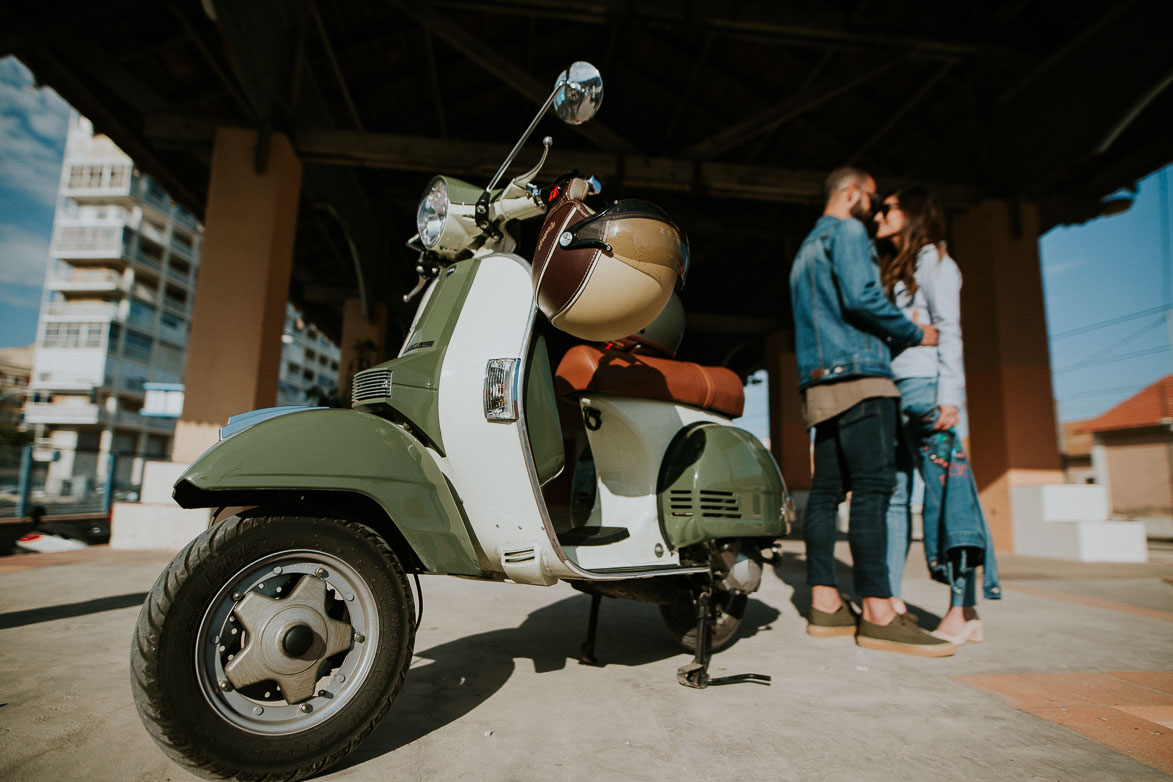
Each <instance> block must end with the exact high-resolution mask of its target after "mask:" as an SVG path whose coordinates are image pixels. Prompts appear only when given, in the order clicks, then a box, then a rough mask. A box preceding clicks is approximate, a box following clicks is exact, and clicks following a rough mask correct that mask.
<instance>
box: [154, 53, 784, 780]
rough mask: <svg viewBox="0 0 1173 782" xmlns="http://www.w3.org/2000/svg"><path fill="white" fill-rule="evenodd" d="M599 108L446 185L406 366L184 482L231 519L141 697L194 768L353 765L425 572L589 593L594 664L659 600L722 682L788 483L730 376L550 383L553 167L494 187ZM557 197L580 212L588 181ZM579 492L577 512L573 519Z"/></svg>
mask: <svg viewBox="0 0 1173 782" xmlns="http://www.w3.org/2000/svg"><path fill="white" fill-rule="evenodd" d="M601 99H602V79H601V77H600V76H599V73H598V71H597V70H596V69H594V68H593V67H592V66H590V65H589V64H587V63H575V64H574V65H573V66H572V67H571V68H569V69H568V70H567V71H566V72H563V74H562V75H561V76H560V78H559V79H558V81H557V84H556V86H555V89H554V91H553V93H552V94H551V95H550V97H549V99H548V100H547V101H546V104H545V106H543V107H542V109H541V111H540V112H539V114H538V116H537V117H536V118H535V119H534V121H533V122H532V123H531V125H530V127H529V129H528V130H527V131H526V133H525V135H523V137H522V139H521V140H520V141H519V142H518V144H517V146H516V147H515V148H514V149H513V152H512V153H511V154H510V156H509V159H507V160H506V161H505V163H504V164H502V166H501V167H500V169H499V171H498V172H497V175H496V176H495V177H494V179H493V182H492V183H490V185H489V187H488V188H485V189H483V190H482V189H480V188H476V187H473V186H472V185H469V184H468V183H465V182H461V181H459V180H456V179H453V178H451V177H437V178H436V179H434V180H433V181H432V184H431V185H430V186H429V188H428V191H427V192H426V194H425V196H424V198H423V201H422V202H421V204H420V207H419V215H418V218H419V219H418V223H419V235H418V236H417V237H414V238H413V240H412V244H413V245H414V246H416V247H417V248H418V249H419V250H420V253H421V254H420V262H419V265H418V267H417V271H418V272H419V273H420V277H421V285H420V286H419V287H417V289H416V291H413V293H412V295H414V294H417V293H420V292H422V298H421V301H420V305H419V309H418V312H417V315H416V317H415V321H414V323H413V324H412V326H411V329H410V332H409V335H408V337H407V339H406V341H405V343H404V345H403V347H402V349H401V351H400V353H399V355H398V357H397V358H395V359H393V360H391V361H387V362H386V363H384V364H381V365H378V366H376V367H373V368H371V369H368V370H366V371H363V372H361V373H359V374H358V375H357V376H355V378H354V382H353V408H352V409H349V410H345V409H328V408H275V409H269V410H258V411H253V412H251V413H245V414H243V415H238V416H233V417H232V418H231V419H230V420H229V422H228V424H227V425H226V426H225V427H223V429H221V432H220V441H219V442H218V443H217V444H216V445H214V446H213V447H212V448H210V449H209V450H208V451H207V452H206V453H204V454H203V455H202V456H201V457H200V458H199V459H198V460H197V461H196V462H195V463H194V464H193V465H192V466H191V467H190V468H189V469H188V470H187V472H185V473H184V474H183V476H182V477H181V478H180V479H179V480H178V482H177V483H176V484H175V490H174V497H175V500H176V501H177V502H178V503H179V504H180V505H181V506H183V507H185V508H197V507H206V508H217V509H219V511H218V512H217V513H216V514H215V516H214V518H213V523H212V525H211V526H210V528H209V529H208V530H207V531H206V532H204V533H203V534H201V535H200V536H199V537H197V538H196V539H195V540H193V541H192V542H191V543H189V544H188V545H187V547H186V548H184V549H183V550H182V551H181V552H180V553H179V554H178V555H176V557H175V558H174V559H173V560H172V562H171V563H170V564H169V565H168V567H167V569H166V570H165V571H164V572H163V573H162V574H161V575H160V576H159V579H158V581H157V582H156V583H155V586H154V588H153V589H152V590H151V592H150V595H149V597H148V599H147V601H146V604H145V605H144V607H143V609H142V612H141V614H140V616H139V620H138V624H137V627H136V629H135V635H134V642H133V646H132V654H131V666H132V675H131V683H132V689H133V692H134V698H135V703H136V705H137V707H138V710H139V714H140V716H141V717H142V720H143V722H144V724H145V725H146V727H147V729H148V731H149V732H150V733H151V735H152V736H153V737H154V738H155V739H156V741H158V743H159V744H160V745H161V746H162V748H163V749H164V751H165V752H166V753H167V754H168V755H170V756H171V757H172V758H173V759H175V760H176V761H177V762H179V763H182V764H183V765H185V766H187V767H188V768H190V769H191V770H192V771H194V772H195V773H198V774H202V775H204V776H211V777H231V778H237V779H266V780H269V779H273V780H276V779H300V778H303V777H306V776H309V775H312V774H314V773H317V772H319V771H321V770H322V769H325V768H327V767H328V766H330V765H332V764H334V763H336V762H337V761H338V760H340V759H341V758H342V757H344V756H345V755H346V754H347V753H349V752H350V751H351V750H353V749H354V748H355V747H356V746H357V745H358V744H359V743H360V742H361V741H362V740H363V739H364V738H365V737H366V736H367V735H368V734H369V733H370V732H371V731H372V730H373V729H374V727H375V725H376V724H378V723H379V721H380V720H381V719H382V718H383V717H384V716H385V715H386V714H387V712H388V710H389V708H390V707H391V704H392V701H393V700H394V698H395V696H396V693H397V692H398V691H399V688H400V686H401V685H402V684H403V681H404V677H405V676H406V675H407V671H408V667H409V664H410V661H411V657H412V649H413V644H414V639H415V632H416V629H417V626H418V618H417V605H418V604H419V603H417V599H416V597H415V596H413V593H412V590H411V587H410V585H409V581H408V575H409V574H412V575H414V576H415V586H416V594H419V592H418V590H419V579H418V574H421V573H424V574H447V575H454V576H461V577H466V578H472V579H484V580H491V581H505V580H508V581H513V582H516V583H518V584H535V585H545V586H548V585H552V584H555V583H557V582H558V581H567V582H569V583H570V584H571V585H573V586H574V587H576V588H578V589H580V590H582V591H583V592H586V593H588V594H591V595H593V600H592V607H591V616H590V619H589V623H588V627H589V630H588V635H589V637H588V639H587V642H586V643H585V644H584V645H583V660H584V662H590V661H592V660H593V655H594V629H595V626H596V621H597V618H598V609H599V602H600V599H601V597H602V596H610V597H621V598H629V599H635V600H642V601H647V602H650V603H656V604H659V605H660V606H661V611H662V614H663V617H664V620H665V623H666V625H667V627H668V629H669V630H670V631H671V632H672V633H673V634H674V635H675V637H676V638H677V640H678V641H679V642H680V643H681V644H682V645H683V646H684V647H685V648H687V649H689V650H690V651H693V652H694V653H695V657H694V660H693V662H692V663H691V664H689V665H686V666H684V667H682V668H681V669H680V671H679V672H678V676H679V679H680V681H681V683H683V684H686V685H688V686H692V687H705V686H708V685H711V684H719V683H724V682H723V681H722V680H720V679H711V678H710V677H709V675H708V671H707V663H708V657H709V654H710V652H711V651H713V650H715V649H718V648H720V647H722V646H724V645H726V644H727V643H729V642H730V640H731V639H732V637H733V635H734V633H735V631H736V629H737V625H738V622H739V621H740V619H741V616H742V612H743V611H744V609H745V605H746V600H747V597H746V596H747V595H748V594H749V593H751V592H753V591H754V590H756V589H757V587H758V585H759V583H760V579H761V573H762V561H763V555H764V554H765V555H766V556H769V552H771V551H774V550H775V545H776V540H777V539H778V537H779V536H780V535H782V534H784V533H785V532H786V530H787V529H788V525H789V522H790V518H791V516H792V514H793V507H792V505H791V504H790V501H789V498H788V495H787V493H786V489H785V485H784V484H783V481H782V476H781V474H780V473H779V471H778V468H777V466H776V464H775V462H774V461H773V459H772V458H771V456H770V455H769V453H768V452H767V451H766V450H765V449H764V448H763V447H762V445H761V444H760V443H759V442H758V440H757V439H756V438H754V437H753V436H752V435H750V434H748V433H747V432H744V431H742V430H741V429H738V428H736V427H734V426H733V425H732V423H731V417H732V416H733V415H734V414H735V413H736V412H739V408H740V405H739V404H737V405H731V404H729V403H728V402H726V403H721V402H719V401H714V400H712V399H709V398H708V397H705V396H704V395H701V396H697V395H696V394H695V393H693V392H689V391H687V389H686V390H685V391H684V392H681V391H680V386H679V383H678V382H676V381H677V380H678V378H677V377H676V374H677V373H678V372H695V371H697V370H702V371H704V372H707V374H702V376H701V381H702V383H701V384H702V385H706V384H708V385H711V383H710V381H712V379H713V378H715V377H716V376H717V373H718V370H705V368H697V367H696V366H695V365H683V364H680V363H679V362H673V361H671V360H669V359H665V358H654V357H651V356H643V357H641V356H640V355H638V354H637V353H638V352H637V353H630V354H622V353H616V352H615V351H604V350H599V349H596V348H593V347H591V346H588V345H582V346H579V347H575V348H572V349H571V350H570V352H568V353H567V354H566V355H567V358H565V359H563V361H562V365H561V366H560V367H559V370H558V373H557V374H556V373H555V372H554V370H553V368H552V367H551V361H550V358H549V355H548V352H547V347H546V340H545V339H544V338H543V337H542V335H541V331H542V329H543V328H546V329H548V328H550V326H549V324H548V323H545V321H544V320H543V316H542V314H541V312H540V310H539V306H538V303H537V298H538V297H537V296H536V295H535V285H534V279H533V274H532V269H531V265H530V264H529V263H528V262H527V261H525V260H524V259H522V258H521V257H519V256H517V255H515V254H513V252H512V251H513V250H514V249H515V245H516V242H515V240H514V239H513V237H512V235H511V233H510V229H511V226H513V225H514V224H515V223H514V221H517V220H523V219H527V218H532V217H538V216H541V215H543V214H545V213H546V211H547V201H548V200H549V198H548V196H549V195H550V193H549V191H548V190H547V191H543V190H541V189H539V188H538V187H536V186H535V185H533V184H532V181H533V179H534V178H535V177H536V176H537V173H538V171H539V170H540V168H541V165H542V162H544V160H545V152H543V153H542V162H539V163H538V165H537V166H535V167H534V168H533V169H532V170H530V171H528V172H526V173H524V174H522V175H521V176H518V177H516V178H514V179H513V180H512V181H510V182H509V183H508V185H506V186H505V187H503V188H499V189H497V188H496V185H497V182H498V181H499V180H500V178H501V177H502V175H503V172H504V171H505V170H506V168H507V167H508V165H509V164H510V162H511V161H512V159H513V157H514V156H515V155H516V154H517V152H518V150H519V149H520V148H521V146H522V144H523V143H524V141H525V140H526V138H528V136H529V135H530V134H531V133H532V132H533V129H534V127H535V126H536V125H537V123H538V120H539V119H540V118H541V117H542V115H543V114H544V113H545V112H546V111H547V110H548V109H549V108H550V107H551V106H553V108H554V109H555V110H556V112H557V113H558V115H559V116H560V117H561V118H562V119H563V120H565V121H567V122H570V123H578V122H583V121H586V120H587V119H589V118H590V117H591V116H592V115H593V114H594V112H595V110H596V109H597V107H598V105H599V102H600V101H601ZM549 145H550V141H549V139H547V140H546V142H545V147H546V149H548V148H549ZM563 185H564V186H566V187H570V188H578V189H579V190H580V191H582V192H585V190H586V189H587V188H588V187H589V180H587V179H585V178H581V177H572V178H570V179H564V180H563ZM598 243H599V242H596V244H598ZM568 362H570V363H573V364H574V366H567V365H568ZM574 362H577V363H574ZM584 367H585V370H584ZM630 367H635V369H634V370H631V371H626V372H625V368H628V369H629V368H630ZM720 371H721V372H727V370H720ZM728 374H730V375H731V374H732V373H728ZM628 377H631V378H633V380H628V379H626V378H628ZM649 378H652V379H654V380H658V381H664V382H659V383H656V382H653V383H650V384H649V382H648V380H649ZM637 386H638V387H637ZM736 390H737V393H740V384H738V385H737V388H736ZM559 396H561V398H562V400H563V401H562V402H561V404H562V405H563V414H562V415H560V414H559V410H558V406H559ZM568 405H569V406H570V407H567V406H568ZM734 408H736V409H734ZM567 409H570V410H574V411H575V412H574V414H573V415H571V416H567V415H566V414H565V411H566V410H567ZM568 441H570V442H577V443H578V444H577V445H575V446H574V447H572V448H569V449H568V448H567V446H566V443H567V442H568ZM568 450H569V451H570V454H571V456H572V457H574V458H573V460H572V461H573V462H574V463H573V464H572V465H571V466H569V467H568V466H567V451H568ZM564 470H566V471H567V475H564V476H563V485H564V486H565V484H566V478H567V476H569V475H572V476H573V480H572V481H570V483H571V484H572V487H573V491H572V492H568V493H569V494H572V502H570V503H569V504H570V511H569V513H565V514H561V515H559V513H558V512H556V506H557V502H556V501H555V500H554V499H553V493H554V489H553V488H552V487H554V486H555V485H556V484H558V481H557V480H555V479H556V478H557V476H559V475H560V474H561V473H562V472H563V471H564ZM727 678H732V679H734V680H755V679H756V680H759V681H761V680H768V677H760V676H757V675H754V674H745V675H742V676H741V677H727Z"/></svg>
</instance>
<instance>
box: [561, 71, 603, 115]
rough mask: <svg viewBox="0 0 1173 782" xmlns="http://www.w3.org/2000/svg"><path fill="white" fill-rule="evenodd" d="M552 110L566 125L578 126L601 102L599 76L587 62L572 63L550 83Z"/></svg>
mask: <svg viewBox="0 0 1173 782" xmlns="http://www.w3.org/2000/svg"><path fill="white" fill-rule="evenodd" d="M554 89H555V90H556V92H555V93H554V113H555V114H557V115H558V118H559V119H561V120H562V121H563V122H565V123H566V124H567V125H581V124H582V123H584V122H586V121H587V120H589V119H590V118H591V117H593V116H595V112H597V111H598V110H599V106H600V105H602V103H603V75H602V74H601V73H599V69H598V68H596V67H595V66H593V65H591V64H590V63H589V62H582V61H579V62H576V63H574V64H573V65H571V66H570V67H569V68H567V69H566V70H564V71H562V73H561V74H560V75H559V76H558V81H557V82H556V83H555V84H554Z"/></svg>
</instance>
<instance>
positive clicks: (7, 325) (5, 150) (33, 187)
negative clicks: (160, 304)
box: [0, 57, 69, 347]
mask: <svg viewBox="0 0 1173 782" xmlns="http://www.w3.org/2000/svg"><path fill="white" fill-rule="evenodd" d="M68 122H69V105H68V104H66V103H65V101H63V100H62V99H61V98H60V97H58V95H57V93H55V92H53V91H52V90H49V89H37V88H36V87H35V86H34V85H33V78H32V74H30V73H29V72H28V69H26V68H25V67H24V65H22V64H21V63H20V62H19V61H18V60H16V59H15V58H14V57H5V58H3V59H0V347H10V346H14V345H27V344H29V343H30V342H32V341H33V338H34V337H35V335H36V328H37V310H38V308H39V307H40V303H41V285H42V283H43V282H44V278H45V267H46V265H47V263H48V258H49V237H50V235H51V234H52V231H53V206H54V204H55V202H56V199H57V184H58V180H59V177H60V175H61V156H62V153H63V151H64V149H65V131H66V127H67V125H68Z"/></svg>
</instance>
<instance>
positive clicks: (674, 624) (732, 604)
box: [660, 590, 749, 652]
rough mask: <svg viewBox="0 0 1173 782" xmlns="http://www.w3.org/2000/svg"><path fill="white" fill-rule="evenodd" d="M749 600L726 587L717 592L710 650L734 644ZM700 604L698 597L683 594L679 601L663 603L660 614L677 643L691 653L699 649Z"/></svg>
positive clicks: (713, 606)
mask: <svg viewBox="0 0 1173 782" xmlns="http://www.w3.org/2000/svg"><path fill="white" fill-rule="evenodd" d="M748 602H749V598H748V597H746V596H745V595H735V594H733V593H732V592H725V591H722V590H716V591H714V592H713V601H712V608H711V610H712V611H713V613H714V617H713V626H712V629H711V635H710V636H709V649H710V651H713V652H716V651H720V650H721V649H723V648H724V647H726V646H728V645H729V644H730V643H732V641H733V637H734V636H735V635H736V634H737V628H738V627H739V626H740V625H741V617H743V616H744V615H745V606H746V604H747V603H748ZM696 603H697V601H696V598H695V597H681V598H680V599H678V600H677V601H676V602H675V603H671V604H670V605H662V606H660V615H661V616H663V617H664V624H665V625H667V626H668V631H669V632H670V633H672V636H673V637H674V638H675V639H676V642H677V643H679V644H680V645H681V646H683V647H684V648H685V649H687V650H688V651H690V652H696V611H697V605H696Z"/></svg>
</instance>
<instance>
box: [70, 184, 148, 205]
mask: <svg viewBox="0 0 1173 782" xmlns="http://www.w3.org/2000/svg"><path fill="white" fill-rule="evenodd" d="M61 192H62V193H63V194H64V195H66V196H68V197H69V198H72V199H73V200H74V201H77V202H78V203H79V204H110V203H113V204H118V205H120V206H125V207H131V206H133V205H134V200H135V198H134V194H133V192H132V191H131V182H130V180H128V179H127V180H123V182H122V183H121V184H117V185H113V186H111V185H109V184H105V185H98V186H95V187H90V186H88V185H70V184H68V183H66V185H65V186H64V187H63V188H62V189H61Z"/></svg>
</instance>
